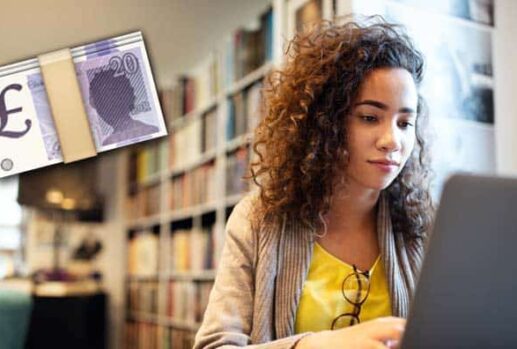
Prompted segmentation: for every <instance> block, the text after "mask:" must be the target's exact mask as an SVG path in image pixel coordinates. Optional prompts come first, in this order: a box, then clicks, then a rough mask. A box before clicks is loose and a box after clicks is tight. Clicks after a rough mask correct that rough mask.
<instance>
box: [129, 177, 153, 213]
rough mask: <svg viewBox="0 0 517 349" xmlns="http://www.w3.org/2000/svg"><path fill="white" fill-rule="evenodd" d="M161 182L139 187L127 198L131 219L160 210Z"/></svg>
mask: <svg viewBox="0 0 517 349" xmlns="http://www.w3.org/2000/svg"><path fill="white" fill-rule="evenodd" d="M160 193H161V189H160V183H156V184H153V185H150V186H147V187H142V188H139V189H138V190H137V191H135V192H134V193H133V195H131V196H129V197H127V199H126V212H127V215H128V217H129V219H137V218H141V217H148V216H152V215H155V214H158V213H159V212H160Z"/></svg>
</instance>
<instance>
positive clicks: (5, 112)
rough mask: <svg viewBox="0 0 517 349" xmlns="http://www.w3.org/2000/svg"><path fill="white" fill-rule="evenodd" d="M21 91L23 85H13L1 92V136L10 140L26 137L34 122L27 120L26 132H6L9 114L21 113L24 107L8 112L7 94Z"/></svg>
mask: <svg viewBox="0 0 517 349" xmlns="http://www.w3.org/2000/svg"><path fill="white" fill-rule="evenodd" d="M21 89H22V85H20V84H11V85H7V87H6V88H4V89H3V90H2V92H0V136H3V137H8V138H20V137H22V136H23V135H25V134H26V133H27V132H29V130H30V129H31V126H32V122H31V120H29V119H27V120H25V126H27V128H26V129H25V130H23V131H4V130H5V128H6V126H7V122H8V121H9V114H14V113H19V112H21V111H22V109H23V108H22V107H18V108H13V109H9V110H7V106H6V105H5V94H6V93H7V91H9V90H15V91H21ZM2 166H3V162H2ZM2 168H3V167H2Z"/></svg>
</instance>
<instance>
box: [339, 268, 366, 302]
mask: <svg viewBox="0 0 517 349" xmlns="http://www.w3.org/2000/svg"><path fill="white" fill-rule="evenodd" d="M369 289H370V281H369V280H368V277H367V276H366V275H364V274H360V273H354V274H350V275H348V276H347V277H346V279H345V280H344V281H343V288H342V292H343V297H345V299H346V300H347V301H349V302H350V303H352V304H354V305H360V304H362V303H363V302H364V301H365V300H366V297H368V292H369Z"/></svg>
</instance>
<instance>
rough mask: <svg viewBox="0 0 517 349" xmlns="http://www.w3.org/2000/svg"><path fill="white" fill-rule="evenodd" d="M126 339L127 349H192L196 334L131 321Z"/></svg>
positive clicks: (128, 323) (127, 328)
mask: <svg viewBox="0 0 517 349" xmlns="http://www.w3.org/2000/svg"><path fill="white" fill-rule="evenodd" d="M125 337H126V348H127V349H192V347H193V346H194V337H195V332H193V331H190V330H182V329H177V328H172V327H166V326H160V325H157V324H155V323H151V322H143V321H129V322H127V324H126V336H125Z"/></svg>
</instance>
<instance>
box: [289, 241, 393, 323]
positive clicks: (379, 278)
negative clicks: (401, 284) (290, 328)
mask: <svg viewBox="0 0 517 349" xmlns="http://www.w3.org/2000/svg"><path fill="white" fill-rule="evenodd" d="M379 261H380V256H379V257H377V260H376V261H375V263H374V265H373V267H372V268H371V269H370V271H369V281H370V293H369V294H368V298H367V299H366V301H365V302H364V303H363V305H362V306H361V312H360V313H359V319H360V320H361V322H365V321H368V320H372V319H375V318H378V317H381V316H390V315H391V302H390V296H389V289H388V282H387V279H386V273H385V271H384V267H383V265H382V263H380V262H379ZM353 271H354V269H353V267H352V266H351V265H349V264H347V263H345V262H343V261H341V260H340V259H338V258H336V257H335V256H333V255H331V254H330V253H329V252H327V251H326V250H325V249H324V248H323V247H321V246H320V245H319V244H318V243H315V244H314V251H313V256H312V260H311V265H310V267H309V273H308V275H307V279H306V280H305V283H304V285H303V290H302V295H301V298H300V304H299V305H298V311H297V313H296V322H295V331H296V333H303V332H309V331H322V330H330V329H331V325H332V321H333V320H334V319H335V318H336V317H338V316H339V315H341V314H343V313H347V312H353V310H354V306H353V305H352V304H350V303H349V302H348V301H347V300H345V299H344V298H343V294H342V292H341V285H342V283H343V280H344V279H345V277H347V276H348V275H349V274H351V273H353Z"/></svg>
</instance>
